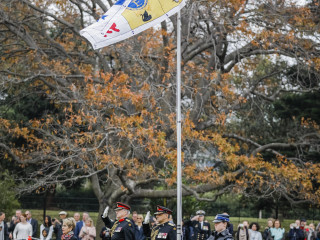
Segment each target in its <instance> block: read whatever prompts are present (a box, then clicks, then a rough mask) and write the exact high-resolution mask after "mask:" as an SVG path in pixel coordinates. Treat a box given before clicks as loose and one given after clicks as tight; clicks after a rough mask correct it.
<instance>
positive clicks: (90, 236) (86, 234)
mask: <svg viewBox="0 0 320 240" xmlns="http://www.w3.org/2000/svg"><path fill="white" fill-rule="evenodd" d="M96 235H97V233H96V228H95V226H93V221H92V219H91V218H88V219H87V220H86V222H85V225H84V226H83V227H82V228H81V230H80V233H79V237H80V238H82V240H94V239H95V237H96Z"/></svg>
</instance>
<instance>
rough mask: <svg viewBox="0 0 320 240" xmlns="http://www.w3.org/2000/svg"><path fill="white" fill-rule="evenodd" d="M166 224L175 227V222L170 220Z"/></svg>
mask: <svg viewBox="0 0 320 240" xmlns="http://www.w3.org/2000/svg"><path fill="white" fill-rule="evenodd" d="M168 225H170V226H172V227H175V226H176V225H175V224H173V223H171V222H169V223H168Z"/></svg>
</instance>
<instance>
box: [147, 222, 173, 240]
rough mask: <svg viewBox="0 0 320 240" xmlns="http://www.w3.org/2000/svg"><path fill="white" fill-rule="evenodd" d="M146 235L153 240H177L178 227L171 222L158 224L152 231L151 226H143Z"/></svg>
mask: <svg viewBox="0 0 320 240" xmlns="http://www.w3.org/2000/svg"><path fill="white" fill-rule="evenodd" d="M143 232H144V235H145V236H146V237H147V238H148V237H149V238H151V240H164V239H166V240H177V228H176V225H174V224H173V223H170V222H166V223H164V224H158V225H156V226H154V227H153V228H152V229H151V228H150V225H149V224H143Z"/></svg>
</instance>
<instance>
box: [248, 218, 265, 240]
mask: <svg viewBox="0 0 320 240" xmlns="http://www.w3.org/2000/svg"><path fill="white" fill-rule="evenodd" d="M259 230H260V226H259V224H258V223H255V222H253V223H251V224H250V226H249V239H250V240H262V235H261V233H260V232H259Z"/></svg>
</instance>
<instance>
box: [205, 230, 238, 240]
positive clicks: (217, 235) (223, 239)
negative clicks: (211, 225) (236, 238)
mask: <svg viewBox="0 0 320 240" xmlns="http://www.w3.org/2000/svg"><path fill="white" fill-rule="evenodd" d="M208 240H233V237H232V235H231V234H230V233H229V231H228V229H226V230H224V231H222V232H216V231H214V232H213V233H212V235H211V236H210V237H209V238H208Z"/></svg>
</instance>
